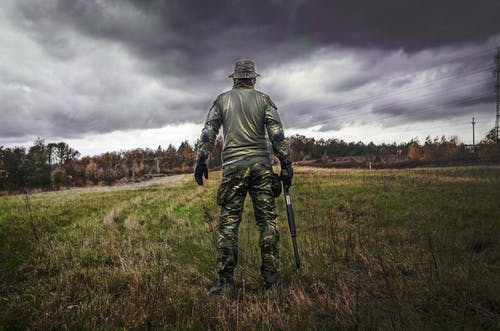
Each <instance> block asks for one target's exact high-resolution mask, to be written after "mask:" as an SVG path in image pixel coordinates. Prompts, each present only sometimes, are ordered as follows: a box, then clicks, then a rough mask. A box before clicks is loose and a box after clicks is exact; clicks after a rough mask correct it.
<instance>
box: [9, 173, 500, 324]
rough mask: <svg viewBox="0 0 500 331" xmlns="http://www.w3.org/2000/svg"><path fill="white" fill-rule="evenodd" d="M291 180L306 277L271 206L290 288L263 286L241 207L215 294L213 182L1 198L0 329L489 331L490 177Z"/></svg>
mask: <svg viewBox="0 0 500 331" xmlns="http://www.w3.org/2000/svg"><path fill="white" fill-rule="evenodd" d="M296 173H297V176H296V180H295V183H294V186H293V188H292V199H293V202H294V208H295V213H296V218H297V231H298V235H299V249H300V253H301V258H302V261H303V267H302V268H301V269H300V270H296V269H295V267H294V264H293V253H292V247H291V241H290V239H289V237H288V230H287V226H286V219H285V217H286V213H285V212H284V208H283V201H282V198H280V200H279V202H278V203H279V213H280V223H279V227H280V231H281V238H282V240H281V256H282V274H283V277H284V279H285V281H286V285H285V286H284V287H283V288H280V289H275V290H272V291H269V292H266V291H264V290H263V289H262V284H261V281H260V278H259V271H258V268H259V263H260V261H259V259H260V257H259V256H260V255H259V252H258V245H257V230H256V226H255V223H254V221H253V213H252V210H251V209H252V208H250V205H247V206H246V208H245V212H244V214H243V218H244V221H243V223H242V226H241V229H240V259H239V266H238V268H237V270H236V275H235V276H236V288H235V290H233V291H230V292H228V293H225V294H224V295H223V296H221V297H210V296H209V295H208V293H207V289H208V288H209V287H210V285H211V284H212V282H213V281H215V279H216V275H215V272H214V262H215V254H216V250H215V236H214V233H213V230H214V228H215V223H216V219H217V213H218V211H217V206H216V205H215V190H216V187H217V184H218V176H220V174H218V173H211V174H210V176H211V178H210V180H209V181H208V183H207V184H208V185H206V186H204V187H197V186H195V184H194V183H192V182H191V179H190V176H181V177H174V178H171V179H168V180H166V181H164V182H159V183H156V184H154V185H146V186H143V185H139V186H126V187H125V186H123V187H120V188H112V189H107V188H103V189H92V190H69V191H62V192H55V193H54V192H51V193H46V194H35V195H32V196H30V197H29V200H28V201H25V199H24V197H23V196H3V197H0V208H1V210H2V213H1V214H0V328H12V327H18V328H35V329H49V328H155V329H156V328H168V329H212V330H219V329H236V330H261V329H286V330H304V329H332V328H347V329H384V330H385V329H498V328H500V313H499V312H500V299H499V297H498V293H499V292H500V285H499V284H500V277H499V272H498V271H499V270H500V269H499V267H500V243H499V238H500V229H499V222H498V220H499V218H498V215H500V207H499V204H498V200H499V197H500V192H499V191H498V187H499V183H500V169H499V168H495V167H490V168H481V167H475V168H453V169H421V170H384V171H366V170H348V171H344V170H341V171H339V170H326V169H319V170H318V169H309V168H299V169H297V172H296ZM26 203H28V205H29V209H27V208H26ZM247 203H248V201H247ZM28 210H30V214H31V217H30V215H28Z"/></svg>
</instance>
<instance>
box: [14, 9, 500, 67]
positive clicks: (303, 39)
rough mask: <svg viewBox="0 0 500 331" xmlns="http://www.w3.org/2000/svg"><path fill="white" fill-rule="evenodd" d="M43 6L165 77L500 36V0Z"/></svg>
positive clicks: (32, 12)
mask: <svg viewBox="0 0 500 331" xmlns="http://www.w3.org/2000/svg"><path fill="white" fill-rule="evenodd" d="M48 2H49V3H50V2H51V1H48ZM35 3H37V4H38V5H33V1H21V2H20V8H21V11H22V13H23V15H24V16H25V17H26V18H28V19H30V20H32V21H34V22H37V23H43V22H45V23H46V22H47V21H50V22H57V24H54V26H53V29H55V28H61V27H64V26H67V27H72V28H75V29H77V30H79V31H81V32H82V33H85V34H87V35H89V36H92V37H94V38H104V39H107V40H112V41H120V42H123V43H124V44H125V45H127V46H128V47H129V48H130V49H132V50H133V51H134V52H136V53H137V54H138V55H139V56H140V57H141V58H144V59H147V60H148V61H152V65H156V68H157V69H160V70H162V72H163V73H165V72H167V73H172V72H174V73H181V72H182V73H186V74H192V73H195V74H198V73H202V74H205V73H207V71H210V70H213V68H227V66H223V63H231V62H232V61H233V60H234V57H235V55H237V56H243V57H244V56H245V55H251V56H253V57H259V58H261V59H262V60H265V61H266V63H268V65H269V63H272V62H280V61H283V60H287V59H288V58H290V57H296V56H300V55H303V54H307V53H308V52H310V50H311V49H312V48H316V47H320V46H324V45H332V44H337V45H343V46H347V47H358V48H361V49H360V51H362V48H366V47H372V48H383V49H403V50H405V51H407V52H410V53H411V52H416V51H419V50H423V49H427V48H432V47H438V46H439V47H441V46H444V45H457V44H464V43H476V44H477V43H482V42H484V41H485V40H486V39H487V38H489V37H491V36H492V35H494V34H496V33H499V32H500V20H499V19H498V12H500V3H499V2H498V1H497V0H491V1H488V0H483V1H476V2H471V1H442V0H441V1H432V2H425V3H424V2H422V1H420V0H411V1H394V0H380V1H331V0H324V1H301V0H292V1H290V0H281V1H225V0H215V1H160V0H158V1H148V0H146V1H129V2H128V4H127V2H126V1H117V0H111V1H97V0H60V1H57V3H55V4H54V5H52V6H51V5H46V4H45V2H35ZM37 28H38V26H37ZM42 32H43V33H44V36H45V39H44V40H47V39H50V35H51V34H49V33H48V32H49V31H43V30H42ZM64 43H65V41H64V40H60V39H57V38H55V39H54V40H51V41H50V42H47V44H46V45H47V48H49V49H51V50H53V49H59V48H64V47H65V46H64ZM59 44H61V45H59ZM276 51H277V53H276ZM263 63H264V62H263Z"/></svg>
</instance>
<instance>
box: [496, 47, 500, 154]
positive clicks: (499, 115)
mask: <svg viewBox="0 0 500 331" xmlns="http://www.w3.org/2000/svg"><path fill="white" fill-rule="evenodd" d="M495 62H496V64H497V68H496V70H495V73H496V76H497V84H496V86H495V87H496V92H497V117H496V121H495V131H496V138H497V144H500V135H499V127H498V125H499V123H498V122H499V121H500V47H497V55H496V56H495Z"/></svg>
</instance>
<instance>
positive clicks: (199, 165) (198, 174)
mask: <svg viewBox="0 0 500 331" xmlns="http://www.w3.org/2000/svg"><path fill="white" fill-rule="evenodd" d="M203 176H205V178H206V179H208V167H207V164H206V163H205V162H196V165H195V167H194V179H195V180H196V182H197V183H198V185H203Z"/></svg>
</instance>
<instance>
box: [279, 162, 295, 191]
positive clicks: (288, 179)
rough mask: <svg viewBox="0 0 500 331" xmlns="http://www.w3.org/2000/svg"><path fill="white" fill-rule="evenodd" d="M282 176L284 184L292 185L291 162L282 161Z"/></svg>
mask: <svg viewBox="0 0 500 331" xmlns="http://www.w3.org/2000/svg"><path fill="white" fill-rule="evenodd" d="M280 178H281V180H282V181H283V184H285V187H290V186H292V178H293V168H292V163H291V162H283V161H282V162H281V173H280Z"/></svg>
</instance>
